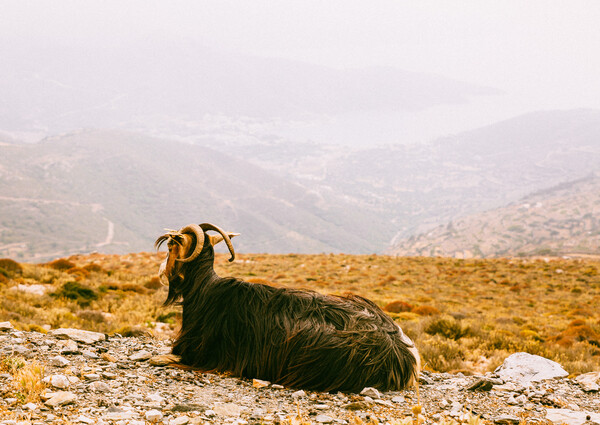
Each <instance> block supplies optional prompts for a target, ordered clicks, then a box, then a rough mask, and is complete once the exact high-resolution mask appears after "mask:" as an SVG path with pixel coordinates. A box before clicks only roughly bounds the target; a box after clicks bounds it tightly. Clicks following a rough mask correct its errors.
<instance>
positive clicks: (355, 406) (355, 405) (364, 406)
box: [342, 401, 371, 411]
mask: <svg viewBox="0 0 600 425" xmlns="http://www.w3.org/2000/svg"><path fill="white" fill-rule="evenodd" d="M370 406H371V405H370V404H369V403H367V402H364V401H354V402H352V403H348V404H345V405H343V406H342V407H343V408H344V409H346V410H350V411H356V410H368V409H369V407H370Z"/></svg>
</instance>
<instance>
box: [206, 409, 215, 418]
mask: <svg viewBox="0 0 600 425" xmlns="http://www.w3.org/2000/svg"><path fill="white" fill-rule="evenodd" d="M204 416H206V417H207V418H214V417H215V416H217V414H216V412H215V411H214V410H207V411H206V412H204Z"/></svg>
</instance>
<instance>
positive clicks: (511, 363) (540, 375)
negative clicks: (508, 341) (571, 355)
mask: <svg viewBox="0 0 600 425" xmlns="http://www.w3.org/2000/svg"><path fill="white" fill-rule="evenodd" d="M495 373H496V374H497V375H498V376H499V377H500V378H502V379H503V380H505V381H510V382H514V383H517V384H520V385H527V384H529V383H530V382H539V381H543V380H546V379H554V378H564V377H566V376H569V373H568V372H567V371H566V370H564V369H563V368H562V366H561V365H559V364H558V363H556V362H553V361H552V360H549V359H546V358H544V357H541V356H536V355H534V354H529V353H515V354H512V355H510V356H508V358H507V359H506V360H504V363H502V365H501V366H500V367H498V368H497V369H496V371H495Z"/></svg>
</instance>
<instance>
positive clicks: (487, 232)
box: [391, 174, 600, 258]
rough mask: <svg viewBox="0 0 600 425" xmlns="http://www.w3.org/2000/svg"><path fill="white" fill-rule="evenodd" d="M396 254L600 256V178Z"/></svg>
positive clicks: (417, 241)
mask: <svg viewBox="0 0 600 425" xmlns="http://www.w3.org/2000/svg"><path fill="white" fill-rule="evenodd" d="M391 252H392V253H393V254H395V255H402V256H405V255H425V256H446V257H447V256H450V257H457V258H470V257H498V256H517V255H519V256H523V255H573V254H579V255H580V254H588V255H589V254H594V255H599V254H600V175H599V174H592V175H590V176H588V177H586V178H583V179H580V180H576V181H573V182H569V183H563V184H560V185H558V186H555V187H552V188H550V189H547V190H543V191H539V192H537V193H534V194H532V195H530V196H527V197H524V198H522V199H521V200H520V201H519V202H515V203H511V204H510V205H508V206H506V207H502V208H497V209H492V210H489V211H485V212H483V213H479V214H475V215H470V216H467V217H463V218H460V219H457V220H453V221H451V222H449V223H448V224H447V225H445V226H438V227H436V228H434V229H432V230H430V231H428V232H426V233H422V234H419V235H417V236H413V237H410V238H408V239H405V240H403V241H401V242H399V243H398V244H397V245H395V246H394V247H393V248H392V249H391Z"/></svg>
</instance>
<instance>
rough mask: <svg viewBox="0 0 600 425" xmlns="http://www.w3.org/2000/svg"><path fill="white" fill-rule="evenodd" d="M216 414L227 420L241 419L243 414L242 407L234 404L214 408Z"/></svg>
mask: <svg viewBox="0 0 600 425" xmlns="http://www.w3.org/2000/svg"><path fill="white" fill-rule="evenodd" d="M213 410H214V411H215V413H216V414H217V415H219V416H224V417H226V418H231V417H235V418H237V417H239V416H240V414H241V413H242V407H241V406H238V405H237V404H234V403H220V404H216V405H215V406H214V407H213Z"/></svg>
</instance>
